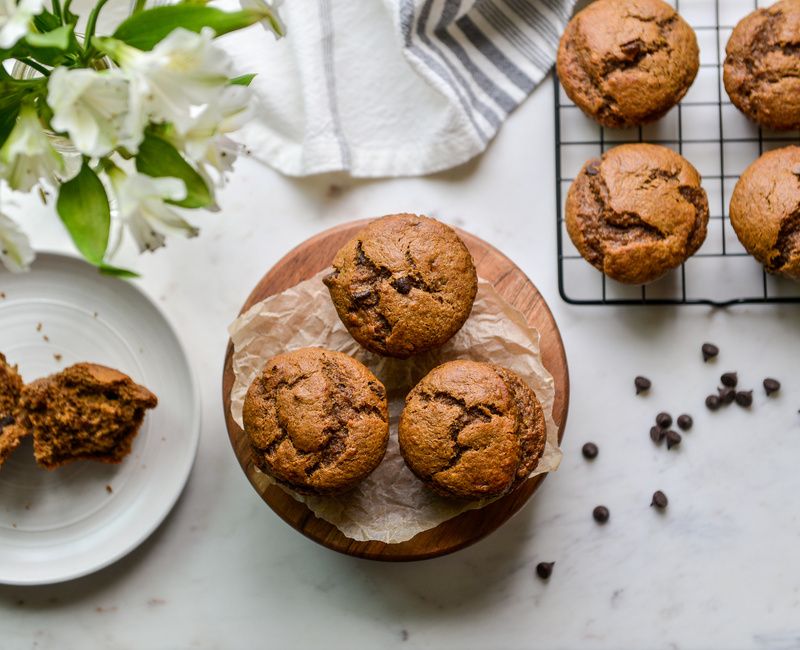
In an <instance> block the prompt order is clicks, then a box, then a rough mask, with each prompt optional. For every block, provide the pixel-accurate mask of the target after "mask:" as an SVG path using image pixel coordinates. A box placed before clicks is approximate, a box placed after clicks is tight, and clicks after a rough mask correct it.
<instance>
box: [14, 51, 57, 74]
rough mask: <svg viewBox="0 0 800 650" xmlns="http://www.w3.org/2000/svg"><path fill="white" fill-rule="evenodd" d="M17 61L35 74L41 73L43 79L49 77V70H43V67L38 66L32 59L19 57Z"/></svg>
mask: <svg viewBox="0 0 800 650" xmlns="http://www.w3.org/2000/svg"><path fill="white" fill-rule="evenodd" d="M17 60H18V61H19V62H20V63H24V64H25V65H27V66H28V67H29V68H33V69H34V70H36V71H37V72H41V73H42V74H43V75H44V76H45V77H49V76H50V70H48V69H47V68H45V67H44V66H43V65H40V64H39V63H36V61H34V60H33V59H29V58H27V57H24V56H21V57H19V58H18V59H17Z"/></svg>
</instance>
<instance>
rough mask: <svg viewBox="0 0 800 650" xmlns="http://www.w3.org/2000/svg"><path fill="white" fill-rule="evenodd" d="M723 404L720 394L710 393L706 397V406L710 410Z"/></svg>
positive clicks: (714, 409)
mask: <svg viewBox="0 0 800 650" xmlns="http://www.w3.org/2000/svg"><path fill="white" fill-rule="evenodd" d="M721 404H722V400H721V399H720V397H719V395H709V396H708V397H706V407H707V408H708V409H709V410H710V411H716V410H717V409H718V408H719V407H720V405H721Z"/></svg>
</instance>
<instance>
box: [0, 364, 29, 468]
mask: <svg viewBox="0 0 800 650" xmlns="http://www.w3.org/2000/svg"><path fill="white" fill-rule="evenodd" d="M22 386H23V383H22V377H20V376H19V372H17V367H16V366H12V365H11V364H10V363H8V361H7V360H6V358H5V356H4V355H3V354H2V353H0V465H2V464H3V463H5V462H6V460H8V457H9V456H10V455H11V452H13V451H14V450H15V449H16V448H17V447H19V443H20V440H22V438H24V437H25V435H26V432H25V431H23V430H21V429H20V428H19V427H15V426H14V423H15V421H16V415H15V414H16V411H17V404H18V403H19V397H20V394H21V393H22Z"/></svg>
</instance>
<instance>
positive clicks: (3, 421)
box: [0, 415, 14, 429]
mask: <svg viewBox="0 0 800 650" xmlns="http://www.w3.org/2000/svg"><path fill="white" fill-rule="evenodd" d="M9 424H14V416H13V415H6V416H4V417H2V418H0V429H2V428H3V427H7V426H8V425H9Z"/></svg>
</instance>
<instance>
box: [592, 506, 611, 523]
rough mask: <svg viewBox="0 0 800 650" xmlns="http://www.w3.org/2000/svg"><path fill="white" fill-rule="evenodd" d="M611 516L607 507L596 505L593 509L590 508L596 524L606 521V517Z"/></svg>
mask: <svg viewBox="0 0 800 650" xmlns="http://www.w3.org/2000/svg"><path fill="white" fill-rule="evenodd" d="M610 516H611V513H610V512H609V511H608V508H606V507H605V506H597V507H596V508H595V509H594V510H592V517H594V520H595V521H596V522H597V523H598V524H604V523H606V522H607V521H608V518H609V517H610Z"/></svg>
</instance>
